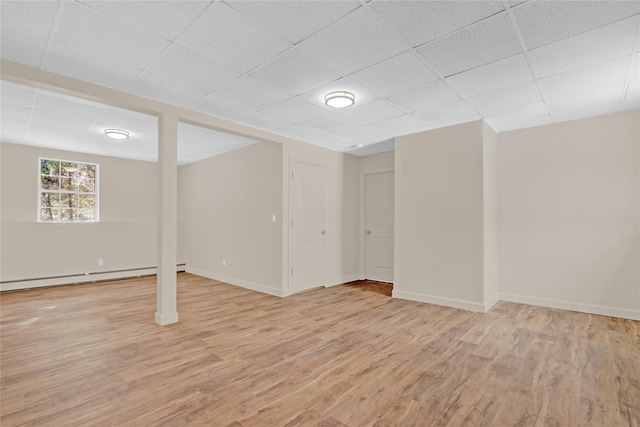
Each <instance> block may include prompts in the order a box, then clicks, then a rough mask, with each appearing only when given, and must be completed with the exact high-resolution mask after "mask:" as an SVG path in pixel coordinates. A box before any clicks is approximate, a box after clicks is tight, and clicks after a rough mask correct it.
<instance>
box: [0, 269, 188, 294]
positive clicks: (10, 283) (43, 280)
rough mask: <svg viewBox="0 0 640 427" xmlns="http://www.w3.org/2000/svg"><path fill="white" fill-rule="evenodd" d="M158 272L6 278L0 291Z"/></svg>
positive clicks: (147, 270) (98, 280) (139, 275)
mask: <svg viewBox="0 0 640 427" xmlns="http://www.w3.org/2000/svg"><path fill="white" fill-rule="evenodd" d="M185 270H186V265H185V264H178V265H176V272H177V273H181V272H184V271H185ZM153 274H156V267H139V268H127V269H122V270H110V271H96V272H91V273H76V274H66V275H61V276H49V277H34V278H30V279H17V280H5V281H2V282H0V292H9V291H23V290H28V289H33V288H43V287H49V286H60V285H78V284H82V283H94V282H102V281H105V280H116V279H127V278H131V277H141V276H149V275H153Z"/></svg>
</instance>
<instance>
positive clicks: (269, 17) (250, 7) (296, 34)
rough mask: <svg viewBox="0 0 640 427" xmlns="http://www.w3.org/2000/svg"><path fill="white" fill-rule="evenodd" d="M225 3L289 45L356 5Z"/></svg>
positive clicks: (349, 3)
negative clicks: (286, 41)
mask: <svg viewBox="0 0 640 427" xmlns="http://www.w3.org/2000/svg"><path fill="white" fill-rule="evenodd" d="M229 6H231V7H233V8H234V9H236V10H238V11H240V12H241V13H243V14H244V15H246V16H248V17H250V18H252V19H253V21H254V22H255V23H257V24H258V25H262V26H263V27H265V28H267V29H269V30H270V31H273V32H274V33H276V34H278V35H280V36H281V37H283V38H284V39H285V40H288V41H289V42H290V43H292V44H296V43H298V42H300V41H301V40H303V39H305V38H307V37H309V36H310V35H311V34H313V33H315V32H317V31H319V30H321V29H322V28H324V27H326V26H327V25H329V24H331V23H332V22H334V21H335V20H337V19H339V18H341V17H342V16H344V15H346V14H347V13H349V12H351V11H352V10H354V9H355V8H357V7H358V6H360V3H359V2H356V1H237V0H234V1H230V2H229Z"/></svg>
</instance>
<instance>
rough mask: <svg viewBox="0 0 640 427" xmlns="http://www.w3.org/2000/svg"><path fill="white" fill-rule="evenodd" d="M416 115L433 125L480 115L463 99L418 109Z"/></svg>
mask: <svg viewBox="0 0 640 427" xmlns="http://www.w3.org/2000/svg"><path fill="white" fill-rule="evenodd" d="M414 115H415V116H416V117H419V118H421V119H422V120H424V121H426V122H428V123H430V124H432V125H440V124H443V123H446V124H450V123H463V122H467V121H470V120H472V119H476V118H478V117H479V115H478V112H477V111H476V110H475V109H474V108H473V107H472V106H470V105H469V104H468V103H467V102H466V101H462V100H460V101H455V102H451V103H449V104H445V105H439V106H437V107H434V108H429V109H427V110H422V111H417V112H415V113H414Z"/></svg>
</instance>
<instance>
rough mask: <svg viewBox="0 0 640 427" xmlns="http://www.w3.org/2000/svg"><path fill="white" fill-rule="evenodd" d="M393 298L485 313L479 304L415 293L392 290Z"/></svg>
mask: <svg viewBox="0 0 640 427" xmlns="http://www.w3.org/2000/svg"><path fill="white" fill-rule="evenodd" d="M391 295H392V297H393V298H399V299H406V300H410V301H418V302H426V303H429V304H436V305H443V306H446V307H453V308H460V309H462V310H469V311H476V312H480V313H484V312H485V305H484V304H482V303H479V302H473V301H465V300H459V299H454V298H446V297H437V296H433V295H427V294H418V293H415V292H406V291H398V290H395V289H394V290H393V292H392V294H391Z"/></svg>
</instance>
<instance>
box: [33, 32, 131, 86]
mask: <svg viewBox="0 0 640 427" xmlns="http://www.w3.org/2000/svg"><path fill="white" fill-rule="evenodd" d="M42 68H43V69H44V70H47V71H51V72H54V73H57V74H62V75H65V76H69V77H75V78H77V79H80V80H85V81H90V82H92V83H96V84H99V85H102V86H107V87H110V88H114V89H119V90H122V89H124V88H125V86H126V85H127V84H128V83H129V82H131V81H132V80H133V79H134V78H135V77H136V76H137V75H138V74H140V72H141V71H142V69H141V68H135V67H130V66H128V65H126V64H122V63H118V62H114V61H111V60H109V59H107V58H104V57H99V56H95V55H93V54H91V53H87V52H84V51H80V50H78V49H76V48H73V47H71V46H67V45H65V44H62V43H59V42H54V43H53V44H52V45H51V47H50V48H49V50H48V51H47V56H46V58H45V60H44V62H43V64H42Z"/></svg>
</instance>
